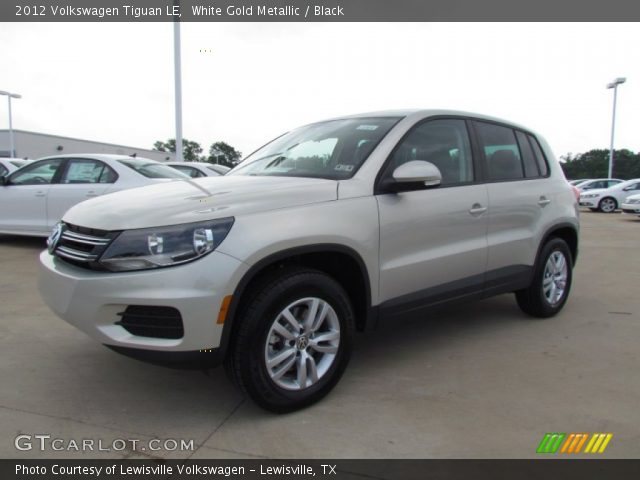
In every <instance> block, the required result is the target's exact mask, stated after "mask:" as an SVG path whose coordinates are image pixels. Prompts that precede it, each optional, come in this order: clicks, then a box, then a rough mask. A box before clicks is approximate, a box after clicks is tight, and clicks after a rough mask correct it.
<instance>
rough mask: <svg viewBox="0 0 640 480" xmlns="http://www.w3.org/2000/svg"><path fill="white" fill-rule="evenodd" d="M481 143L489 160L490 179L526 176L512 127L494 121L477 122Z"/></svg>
mask: <svg viewBox="0 0 640 480" xmlns="http://www.w3.org/2000/svg"><path fill="white" fill-rule="evenodd" d="M476 128H477V131H478V137H479V139H480V144H481V147H482V149H483V150H484V156H485V158H486V161H487V167H488V174H489V180H490V181H491V180H493V181H498V180H519V179H521V178H524V171H523V168H522V159H521V158H520V148H519V147H518V143H517V141H516V136H515V133H514V131H513V130H512V129H510V128H507V127H503V126H501V125H495V124H492V123H484V122H476Z"/></svg>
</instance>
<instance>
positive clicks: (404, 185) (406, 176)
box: [382, 160, 442, 193]
mask: <svg viewBox="0 0 640 480" xmlns="http://www.w3.org/2000/svg"><path fill="white" fill-rule="evenodd" d="M441 182H442V174H441V173H440V170H439V169H438V167H436V166H435V165H434V164H433V163H431V162H427V161H424V160H412V161H410V162H407V163H403V164H402V165H400V166H399V167H397V168H396V169H395V170H394V171H393V174H392V178H389V179H387V180H385V181H384V183H383V185H382V186H383V189H384V190H386V191H389V192H396V193H397V192H405V191H411V190H422V189H424V188H428V187H437V186H438V185H440V183H441Z"/></svg>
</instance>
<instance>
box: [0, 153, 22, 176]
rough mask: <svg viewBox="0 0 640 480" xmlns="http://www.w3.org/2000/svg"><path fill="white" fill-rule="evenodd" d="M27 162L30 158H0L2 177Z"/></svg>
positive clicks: (0, 173)
mask: <svg viewBox="0 0 640 480" xmlns="http://www.w3.org/2000/svg"><path fill="white" fill-rule="evenodd" d="M27 163H29V160H23V159H21V158H0V177H5V176H7V175H9V174H10V173H12V172H15V171H16V170H17V169H19V168H20V167H23V166H25V165H26V164H27Z"/></svg>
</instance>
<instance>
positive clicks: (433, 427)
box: [0, 212, 640, 458]
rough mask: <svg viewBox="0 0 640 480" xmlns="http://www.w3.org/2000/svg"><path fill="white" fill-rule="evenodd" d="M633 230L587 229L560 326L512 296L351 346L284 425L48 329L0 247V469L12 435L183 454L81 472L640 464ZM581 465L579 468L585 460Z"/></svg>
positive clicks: (19, 253)
mask: <svg viewBox="0 0 640 480" xmlns="http://www.w3.org/2000/svg"><path fill="white" fill-rule="evenodd" d="M639 238H640V219H638V218H636V217H631V216H623V215H620V214H614V215H604V214H593V213H589V212H587V213H583V215H582V237H581V246H580V256H579V259H578V265H577V267H576V270H575V278H574V286H573V292H572V294H571V296H570V298H569V302H568V304H567V305H566V307H565V309H564V310H563V312H561V314H560V315H558V316H557V317H556V318H552V319H548V320H536V319H531V318H528V317H525V316H524V315H523V314H521V313H520V311H519V309H518V307H517V305H516V303H515V299H514V298H513V296H512V295H503V296H500V297H496V298H492V299H488V300H484V301H482V302H479V303H475V304H467V305H459V306H455V307H453V308H448V309H446V310H444V311H440V312H437V313H435V314H433V315H431V316H430V317H429V318H426V319H424V320H423V321H404V322H401V323H397V324H393V325H389V324H385V325H384V326H383V327H382V328H381V329H379V330H377V331H375V332H372V333H370V334H366V335H361V336H359V337H358V339H357V344H356V352H355V354H354V357H353V359H352V362H351V364H350V366H349V368H348V369H347V371H346V373H345V375H344V377H343V379H342V380H341V382H340V383H339V384H338V386H337V387H336V389H335V390H334V391H333V392H332V393H331V394H330V395H329V396H328V397H327V398H326V399H325V400H323V401H322V402H321V403H319V404H317V405H315V406H313V407H310V408H308V409H306V410H304V411H301V412H297V413H294V414H289V415H273V414H270V413H267V412H264V411H262V410H260V409H259V408H257V407H255V406H254V405H253V404H252V403H251V402H250V401H248V400H245V399H243V397H242V396H241V395H240V394H239V393H238V392H237V391H236V390H235V389H234V387H233V386H232V385H231V384H230V383H229V382H228V381H227V379H226V378H225V375H224V372H223V371H222V369H216V370H213V371H211V372H209V374H208V375H205V374H204V373H203V372H197V371H190V372H183V371H177V370H171V369H165V368H162V367H156V366H152V365H146V364H144V363H140V362H136V361H135V360H131V359H128V358H125V357H122V356H119V355H117V354H115V353H113V352H111V351H109V350H108V349H106V348H104V347H103V346H101V345H99V344H97V343H96V342H94V341H93V340H91V339H89V338H88V337H86V336H85V335H84V334H82V333H81V332H79V331H77V330H76V329H74V328H72V327H71V326H69V325H67V324H66V323H65V322H63V321H62V320H60V319H58V318H57V317H55V316H54V315H53V314H52V313H51V312H50V311H49V310H48V309H47V308H46V307H45V306H44V304H43V303H42V301H41V300H40V297H39V295H38V292H37V287H36V283H37V281H36V280H37V254H38V253H39V251H40V250H42V249H43V248H44V241H43V240H42V239H27V238H20V237H10V236H0V305H1V307H0V311H1V320H0V352H1V353H0V359H1V362H0V381H1V385H2V388H1V389H0V457H5V458H6V457H9V458H29V457H43V456H46V457H60V458H61V457H71V458H79V457H81V456H82V454H79V453H76V452H74V451H73V450H71V451H62V452H53V451H50V450H49V451H47V452H40V451H36V450H31V451H18V450H16V449H15V447H14V439H15V437H16V436H17V435H18V434H43V433H44V434H50V435H51V436H52V437H58V438H63V439H66V440H70V439H76V440H77V439H82V438H91V439H95V441H96V442H97V441H98V440H99V439H101V440H102V441H103V442H104V444H106V445H111V443H110V442H111V440H113V439H116V438H118V439H119V438H125V439H132V438H133V439H140V440H141V441H144V440H147V439H150V438H160V439H167V438H171V439H188V440H190V439H193V440H194V447H195V451H183V452H179V451H165V450H162V451H156V452H148V451H144V452H143V451H141V450H140V449H134V448H131V445H130V444H128V446H127V448H126V449H125V450H123V451H120V452H115V453H114V452H110V453H100V452H95V451H94V453H93V454H91V453H90V454H85V455H84V456H86V457H96V456H100V455H108V456H110V457H127V458H138V457H146V456H164V457H172V458H183V457H188V456H193V457H194V458H243V457H286V458H296V457H299V458H301V457H310V458H323V457H324V458H329V457H335V458H431V457H438V458H439V457H443V458H483V457H507V458H522V457H533V456H535V449H536V447H537V446H538V443H539V442H540V440H541V439H542V437H543V435H544V433H545V432H611V433H613V440H612V441H611V443H610V444H609V447H608V449H607V451H606V453H605V454H604V456H606V457H609V458H621V457H634V458H638V457H640V412H639V410H638V405H640V375H639V374H638V372H639V371H640V348H639V344H640V295H638V292H639V291H640V290H639V288H638V285H640V255H638V252H637V250H638V246H639V245H640V242H639V240H638V239H639ZM581 456H582V457H586V456H587V455H581Z"/></svg>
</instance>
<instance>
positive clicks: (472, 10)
mask: <svg viewBox="0 0 640 480" xmlns="http://www.w3.org/2000/svg"><path fill="white" fill-rule="evenodd" d="M176 20H179V21H181V22H443V21H444V22H454V21H456V22H457V21H465V22H493V21H497V22H507V21H508V22H542V21H570V22H581V21H596V22H605V21H607V22H608V21H626V22H628V21H639V20H640V2H637V1H633V0H535V1H533V0H288V1H287V0H237V1H234V0H219V1H218V0H210V1H209V0H29V1H25V0H2V1H1V2H0V21H1V22H167V21H176ZM381 33H382V32H381Z"/></svg>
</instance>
